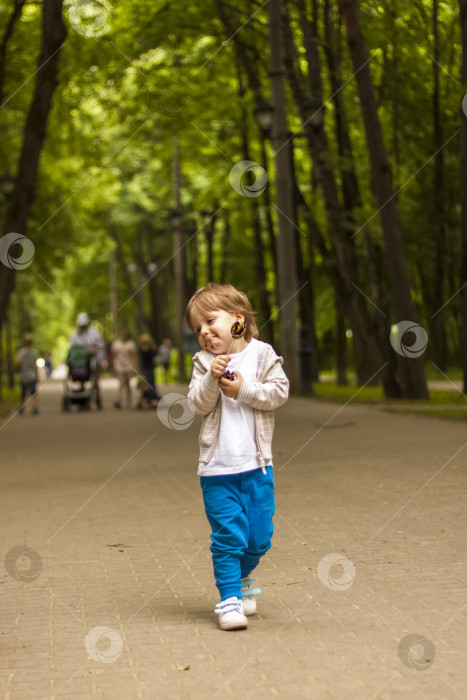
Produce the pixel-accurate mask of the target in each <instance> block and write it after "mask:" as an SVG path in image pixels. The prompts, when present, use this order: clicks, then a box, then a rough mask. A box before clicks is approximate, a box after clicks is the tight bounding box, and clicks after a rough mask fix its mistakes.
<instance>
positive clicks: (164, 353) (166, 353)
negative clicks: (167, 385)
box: [157, 338, 172, 382]
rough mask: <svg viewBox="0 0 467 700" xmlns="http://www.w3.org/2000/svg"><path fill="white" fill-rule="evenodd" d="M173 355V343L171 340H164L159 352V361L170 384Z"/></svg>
mask: <svg viewBox="0 0 467 700" xmlns="http://www.w3.org/2000/svg"><path fill="white" fill-rule="evenodd" d="M171 355H172V341H171V340H170V338H164V340H163V341H162V343H161V344H160V345H159V350H158V351H157V360H158V362H159V364H161V365H162V367H163V368H164V370H165V381H166V382H168V380H169V367H170V358H171Z"/></svg>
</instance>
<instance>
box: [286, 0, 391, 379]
mask: <svg viewBox="0 0 467 700" xmlns="http://www.w3.org/2000/svg"><path fill="white" fill-rule="evenodd" d="M282 26H283V32H284V44H285V61H284V63H285V68H286V72H287V77H288V80H289V84H290V87H291V91H292V94H293V97H294V100H295V103H296V105H297V109H298V112H299V115H300V118H301V120H302V125H303V130H304V133H305V136H306V139H307V144H308V150H309V153H310V157H311V159H312V162H313V174H314V177H315V178H316V181H317V183H318V184H319V187H320V189H321V191H322V194H323V201H324V207H325V212H326V220H327V226H328V232H329V237H330V239H331V241H332V246H333V249H334V251H335V257H336V262H337V265H338V267H339V276H340V278H341V280H342V282H343V284H344V289H345V299H346V316H347V317H348V318H349V320H350V325H351V327H352V331H353V335H354V345H355V348H356V352H355V364H356V371H357V377H358V382H359V384H364V383H365V384H366V383H367V382H370V381H371V382H373V383H375V384H377V383H378V381H379V378H378V376H377V374H378V370H379V369H380V368H381V367H382V361H381V353H380V351H379V348H378V345H377V342H376V337H375V333H374V328H373V322H372V320H371V317H370V315H369V313H368V309H367V307H366V303H365V300H364V297H363V295H362V294H361V292H360V291H358V290H359V289H361V286H362V285H361V284H360V283H359V279H358V272H357V267H356V256H355V251H354V249H353V243H352V239H351V237H350V235H349V234H350V231H348V230H347V223H346V225H344V222H343V217H342V210H341V204H340V202H339V195H338V189H337V184H336V180H335V177H334V173H333V170H332V166H331V163H332V157H331V153H330V149H329V144H328V140H327V136H326V132H325V129H324V122H323V120H322V119H321V120H319V123H313V119H312V116H313V114H312V113H310V108H309V107H308V105H307V99H306V94H305V92H304V89H303V86H302V82H303V76H302V75H301V72H300V68H299V61H298V58H297V52H296V47H295V43H294V39H293V36H292V32H291V28H290V23H289V18H288V13H287V12H284V15H283V23H282ZM307 58H308V67H309V76H308V79H309V83H310V90H311V93H312V96H313V99H314V100H315V101H316V102H318V101H319V103H320V104H321V103H322V86H321V61H320V56H319V53H318V45H317V42H316V40H315V39H313V40H312V41H310V42H309V43H308V44H307ZM312 109H313V110H314V109H315V107H313V108H312Z"/></svg>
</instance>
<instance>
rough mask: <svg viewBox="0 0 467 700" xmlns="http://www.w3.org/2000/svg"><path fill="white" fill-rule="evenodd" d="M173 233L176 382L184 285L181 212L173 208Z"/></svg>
mask: <svg viewBox="0 0 467 700" xmlns="http://www.w3.org/2000/svg"><path fill="white" fill-rule="evenodd" d="M170 217H171V219H172V231H173V248H174V273H175V342H176V344H177V347H178V381H179V382H180V383H183V382H184V381H185V348H184V338H183V316H184V285H183V258H182V250H181V248H182V242H181V241H182V230H181V226H182V212H181V210H180V209H178V208H177V207H175V208H174V209H172V210H171V212H170Z"/></svg>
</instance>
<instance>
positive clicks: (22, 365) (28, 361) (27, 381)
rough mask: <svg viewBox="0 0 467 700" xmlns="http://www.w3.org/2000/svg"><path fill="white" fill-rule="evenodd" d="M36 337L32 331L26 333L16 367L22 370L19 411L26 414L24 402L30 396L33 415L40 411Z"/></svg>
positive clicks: (17, 356)
mask: <svg viewBox="0 0 467 700" xmlns="http://www.w3.org/2000/svg"><path fill="white" fill-rule="evenodd" d="M33 342H34V337H33V335H32V333H25V334H24V336H23V347H22V348H20V349H19V350H18V353H17V355H16V363H15V366H16V369H17V370H18V371H19V372H20V381H21V402H20V406H19V410H18V413H19V414H20V415H21V416H22V415H24V404H25V403H26V399H27V397H28V396H31V397H32V411H31V413H32V414H33V415H37V414H38V413H39V405H38V404H39V402H38V395H37V387H36V385H37V364H36V363H37V359H38V357H39V352H38V351H37V350H36V349H35V348H34V347H33Z"/></svg>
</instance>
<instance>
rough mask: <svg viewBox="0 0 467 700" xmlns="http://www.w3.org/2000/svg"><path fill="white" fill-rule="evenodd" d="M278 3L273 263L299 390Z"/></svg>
mask: <svg viewBox="0 0 467 700" xmlns="http://www.w3.org/2000/svg"><path fill="white" fill-rule="evenodd" d="M281 12H282V10H281V4H280V0H269V3H268V19H269V47H270V70H269V76H270V79H271V95H272V105H273V107H274V114H273V116H274V119H273V128H272V143H273V147H274V152H275V153H274V157H275V166H276V168H275V174H276V201H277V216H278V222H279V236H278V239H277V263H278V274H279V299H280V307H279V308H280V315H279V327H280V334H281V353H282V355H283V357H284V366H285V368H286V370H287V373H288V377H289V382H290V388H291V390H292V391H293V392H294V393H298V392H299V390H300V369H299V359H298V338H297V291H298V285H297V271H296V257H295V256H296V252H295V248H296V246H295V238H294V231H293V183H292V176H291V173H290V154H289V152H288V148H287V113H286V99H285V88H284V79H283V66H282V55H281V50H280V47H281V22H282V16H281Z"/></svg>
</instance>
